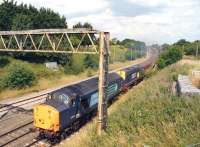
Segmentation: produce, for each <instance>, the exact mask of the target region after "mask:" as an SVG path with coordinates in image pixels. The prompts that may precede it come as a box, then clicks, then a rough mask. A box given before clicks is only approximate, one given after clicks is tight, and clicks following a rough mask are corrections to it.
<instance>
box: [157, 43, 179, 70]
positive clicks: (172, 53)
mask: <svg viewBox="0 0 200 147" xmlns="http://www.w3.org/2000/svg"><path fill="white" fill-rule="evenodd" d="M182 57H183V54H182V51H181V50H180V49H179V48H175V47H172V48H169V49H167V50H165V51H164V52H162V53H161V54H160V55H159V58H158V60H157V66H158V68H159V69H162V68H164V67H166V66H168V65H171V64H173V63H175V62H177V61H178V60H180V59H182Z"/></svg>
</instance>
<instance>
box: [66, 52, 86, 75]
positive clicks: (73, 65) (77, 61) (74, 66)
mask: <svg viewBox="0 0 200 147" xmlns="http://www.w3.org/2000/svg"><path fill="white" fill-rule="evenodd" d="M84 59H85V56H84V55H73V56H72V59H71V62H69V63H67V64H66V65H65V66H64V72H65V73H66V74H79V73H81V72H82V71H83V70H84V69H85V67H84Z"/></svg>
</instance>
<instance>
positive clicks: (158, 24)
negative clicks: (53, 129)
mask: <svg viewBox="0 0 200 147" xmlns="http://www.w3.org/2000/svg"><path fill="white" fill-rule="evenodd" d="M0 1H1V0H0ZM17 2H18V4H20V3H21V2H23V3H26V4H32V5H34V6H36V7H37V8H40V7H45V8H51V9H52V10H54V11H56V12H58V13H60V14H61V15H64V16H65V17H66V19H67V23H68V26H69V27H72V25H73V24H75V23H77V22H79V21H80V22H89V23H91V24H92V25H93V26H94V28H95V29H98V30H102V31H109V32H110V33H111V37H112V38H113V37H117V38H119V39H120V40H121V39H124V38H132V39H136V40H141V41H144V42H146V43H147V44H155V43H158V44H163V43H173V42H176V41H177V40H179V39H182V38H185V39H187V40H189V41H193V40H197V39H200V18H199V16H200V0H17Z"/></svg>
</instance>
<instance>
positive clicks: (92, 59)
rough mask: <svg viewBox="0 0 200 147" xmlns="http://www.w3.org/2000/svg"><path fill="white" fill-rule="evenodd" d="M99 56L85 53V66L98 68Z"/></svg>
mask: <svg viewBox="0 0 200 147" xmlns="http://www.w3.org/2000/svg"><path fill="white" fill-rule="evenodd" d="M98 61H99V57H98V56H97V55H86V57H85V59H84V66H85V68H98V65H99V63H98Z"/></svg>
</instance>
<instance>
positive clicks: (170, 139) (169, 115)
mask: <svg viewBox="0 0 200 147" xmlns="http://www.w3.org/2000/svg"><path fill="white" fill-rule="evenodd" d="M190 68H192V67H191V65H190V66H188V65H184V66H180V65H171V66H169V67H167V68H165V69H164V70H161V71H160V72H158V73H157V74H156V75H155V76H153V77H151V78H149V79H147V80H146V81H144V82H143V83H142V84H140V85H139V86H137V87H135V88H133V89H132V90H130V91H129V92H128V93H127V94H125V95H124V96H122V97H121V98H120V100H119V101H117V102H115V103H114V104H113V105H112V106H111V110H112V111H111V114H110V115H109V117H108V127H107V131H106V132H105V133H104V134H103V135H102V136H98V135H97V133H96V125H95V124H92V126H87V127H89V128H87V129H88V130H84V132H80V133H79V135H80V137H78V138H76V137H75V138H74V140H77V139H78V140H79V143H77V141H76V143H75V142H74V144H73V140H71V141H66V144H64V145H63V146H73V145H75V146H83V147H84V146H87V147H88V146H90V147H100V146H104V147H112V146H113V147H121V146H126V147H133V146H144V145H147V146H187V145H191V144H196V143H199V137H200V119H199V116H200V108H199V104H200V99H199V97H178V96H175V95H173V94H172V92H171V86H172V83H173V82H174V80H173V79H174V78H175V76H176V75H178V74H188V71H189V69H190ZM120 101H121V102H120ZM82 133H84V135H83V134H82Z"/></svg>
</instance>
